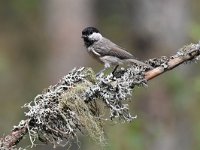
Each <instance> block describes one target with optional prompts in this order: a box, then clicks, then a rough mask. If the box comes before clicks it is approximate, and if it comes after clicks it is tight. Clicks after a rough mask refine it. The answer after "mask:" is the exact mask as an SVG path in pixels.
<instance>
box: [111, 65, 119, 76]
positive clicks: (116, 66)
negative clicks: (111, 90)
mask: <svg viewBox="0 0 200 150" xmlns="http://www.w3.org/2000/svg"><path fill="white" fill-rule="evenodd" d="M118 67H119V65H116V66H115V68H114V70H113V71H112V74H113V75H114V73H115V71H116V70H117V68H118Z"/></svg>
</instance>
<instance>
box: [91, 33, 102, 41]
mask: <svg viewBox="0 0 200 150" xmlns="http://www.w3.org/2000/svg"><path fill="white" fill-rule="evenodd" d="M89 38H90V39H91V40H94V41H98V40H101V39H102V35H101V34H100V33H95V32H94V33H92V34H91V35H89Z"/></svg>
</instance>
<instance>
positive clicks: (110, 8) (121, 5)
mask: <svg viewBox="0 0 200 150" xmlns="http://www.w3.org/2000/svg"><path fill="white" fill-rule="evenodd" d="M58 2H60V1H54V0H50V1H40V0H33V1H27V0H18V1H8V0H1V1H0V115H1V116H0V134H1V135H3V134H7V133H9V132H10V129H12V126H13V125H16V124H18V121H19V120H21V119H24V114H23V112H24V110H23V109H21V108H20V106H22V105H23V104H24V103H27V102H29V101H30V100H32V99H33V98H34V97H35V95H37V94H38V93H41V91H42V89H43V88H45V87H48V86H49V85H50V84H53V83H52V82H54V81H57V80H58V79H59V78H60V74H59V72H63V70H60V71H59V68H57V71H58V72H55V73H53V81H52V80H49V79H50V78H51V79H52V74H49V71H48V69H49V68H54V67H55V66H53V65H52V64H51V58H52V57H56V58H58V59H62V60H63V62H65V61H64V60H65V59H66V61H69V59H71V60H70V62H71V63H70V64H69V63H66V64H59V65H60V66H66V68H73V67H72V66H71V65H72V64H73V63H77V61H78V60H81V59H80V58H82V57H85V59H86V60H88V58H89V57H86V55H84V56H82V55H79V54H80V51H81V52H83V51H85V49H84V47H80V48H79V49H77V51H76V52H74V53H71V52H70V51H69V50H70V49H73V45H78V44H80V43H81V42H82V41H81V38H80V35H79V33H81V30H82V28H84V27H85V26H86V25H88V26H93V25H94V24H96V26H97V27H98V28H99V29H100V31H101V32H102V33H103V35H105V36H106V37H108V38H110V39H112V40H113V41H114V42H116V43H118V44H119V45H120V46H122V47H125V48H126V49H128V50H129V51H130V52H132V53H134V55H136V57H137V58H140V59H147V58H149V57H154V56H161V55H170V54H174V53H175V50H176V49H178V48H180V47H182V46H183V45H184V44H189V43H191V42H195V43H196V42H197V41H198V40H200V17H199V14H200V1H199V0H192V1H189V0H169V1H163V0H154V1H153V0H149V1H146V0H116V1H107V0H95V1H93V0H86V1H85V3H84V4H85V5H83V4H82V2H81V1H79V0H77V1H74V0H69V1H67V2H66V1H65V3H64V0H63V7H62V8H61V7H57V6H58V5H56V3H58ZM66 3H67V4H66ZM79 3H80V7H77V6H78V4H79ZM90 3H94V5H89V4H90ZM47 6H48V7H47ZM87 6H88V7H90V8H87ZM92 6H93V8H91V7H92ZM83 7H84V8H83ZM77 8H78V9H77ZM81 8H83V9H81ZM55 9H57V11H56V12H54V11H53V10H55ZM63 9H65V10H66V9H67V10H68V9H70V13H71V14H73V16H74V15H79V16H80V17H79V18H82V19H80V20H78V22H76V23H75V24H74V25H73V26H74V27H77V28H78V29H77V28H76V31H74V30H72V28H69V27H66V28H64V27H63V28H61V29H60V30H59V33H60V34H62V35H63V36H62V37H59V40H58V41H60V42H62V41H63V40H64V41H65V40H66V44H67V46H68V48H67V49H66V51H67V52H68V51H69V52H68V55H69V56H70V57H68V56H66V57H65V55H64V56H63V53H59V52H60V51H59V50H60V48H61V47H60V44H59V43H57V47H53V48H52V47H51V45H52V43H53V42H54V41H51V39H53V38H52V37H50V36H49V32H51V36H57V33H58V32H56V30H51V31H49V30H48V26H57V25H59V24H60V23H62V22H63V21H64V20H63V18H59V17H57V18H54V19H55V20H56V21H55V20H54V21H55V22H56V23H55V24H50V23H51V21H49V18H50V17H49V16H48V15H50V13H49V12H51V14H54V13H55V14H60V16H65V17H64V18H66V19H68V20H71V21H70V22H69V23H66V24H70V23H72V22H73V21H74V20H75V19H74V18H73V17H71V14H65V13H63V12H65V11H63ZM88 10H89V11H90V12H89V11H88ZM86 13H87V18H85V17H84V14H86ZM58 16H59V15H58ZM88 18H90V19H88ZM79 26H81V27H82V28H80V29H79ZM58 27H59V26H58ZM65 31H68V32H67V33H68V34H67V35H66V36H64V34H66V32H65ZM69 33H70V34H69ZM63 37H66V38H65V39H64V38H63ZM74 37H75V38H74ZM72 38H73V39H76V40H73V41H71V39H72ZM69 42H71V44H70V43H69ZM80 45H81V44H80ZM50 47H51V48H50ZM50 49H51V50H52V49H53V50H54V52H53V53H52V52H50V51H51V50H50ZM132 49H134V51H131V50H132ZM52 55H53V56H52ZM76 56H78V58H77V57H76ZM49 62H50V63H49ZM48 63H49V64H50V65H49V64H48ZM55 63H56V62H55ZM84 63H85V62H83V63H80V66H88V65H86V64H84ZM88 64H92V65H93V66H97V64H98V63H97V62H95V63H93V62H90V61H88ZM59 65H56V66H59ZM92 65H91V66H92ZM47 66H48V67H47ZM49 66H50V67H49ZM98 66H100V65H98ZM78 67H79V66H78ZM95 69H97V68H95ZM70 70H71V69H70ZM97 70H98V69H97ZM68 71H69V70H66V72H68ZM199 74H200V70H199V63H198V64H191V65H190V64H188V65H185V66H183V67H179V68H177V69H176V70H174V71H172V72H169V73H166V74H165V75H163V76H161V77H159V78H157V79H155V80H153V81H151V82H150V83H149V88H146V89H142V88H139V89H137V90H136V91H135V96H134V97H133V103H132V104H131V106H132V108H131V109H132V110H134V112H133V114H137V116H138V118H137V119H135V120H134V121H133V122H132V123H130V124H117V125H114V124H110V123H108V124H106V125H105V126H106V128H105V132H106V133H107V134H106V136H107V137H108V146H107V147H106V149H109V150H121V149H124V150H126V149H127V150H128V149H137V150H145V149H148V150H151V149H152V150H160V149H162V150H165V149H166V150H168V149H170V150H179V149H181V150H188V149H192V150H198V149H200V144H199V141H200V121H199V114H200V109H199V106H200V101H199V99H200V96H199V95H200V90H199V89H200V77H199ZM63 75H64V74H63ZM84 138H85V137H83V138H82V141H81V145H80V146H81V149H88V150H89V149H94V147H95V149H98V146H97V145H95V144H94V143H92V144H91V141H89V140H87V139H84ZM27 141H28V140H27ZM21 145H22V147H23V146H24V145H27V143H21ZM77 147H78V146H72V147H71V149H73V148H74V149H76V148H77ZM45 148H46V149H51V147H48V146H46V145H45V146H38V147H37V148H36V149H45Z"/></svg>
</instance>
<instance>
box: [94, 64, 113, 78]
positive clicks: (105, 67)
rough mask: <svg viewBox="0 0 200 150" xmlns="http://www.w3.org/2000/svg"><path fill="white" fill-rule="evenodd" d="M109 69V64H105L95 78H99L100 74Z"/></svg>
mask: <svg viewBox="0 0 200 150" xmlns="http://www.w3.org/2000/svg"><path fill="white" fill-rule="evenodd" d="M108 68H110V64H109V63H105V64H104V68H103V69H102V70H100V71H99V72H98V73H97V74H96V76H99V75H100V74H101V73H102V72H104V71H105V70H106V69H108Z"/></svg>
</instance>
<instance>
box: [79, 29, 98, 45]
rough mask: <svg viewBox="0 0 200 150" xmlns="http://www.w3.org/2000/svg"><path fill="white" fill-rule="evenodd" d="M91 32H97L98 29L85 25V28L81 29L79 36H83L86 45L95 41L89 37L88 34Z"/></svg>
mask: <svg viewBox="0 0 200 150" xmlns="http://www.w3.org/2000/svg"><path fill="white" fill-rule="evenodd" d="M93 33H99V30H98V29H97V28H95V27H86V28H85V29H83V31H82V36H81V37H82V38H83V40H84V44H85V46H86V47H89V46H91V45H92V44H93V43H94V42H95V41H96V40H94V39H90V38H89V36H90V35H92V34H93Z"/></svg>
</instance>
